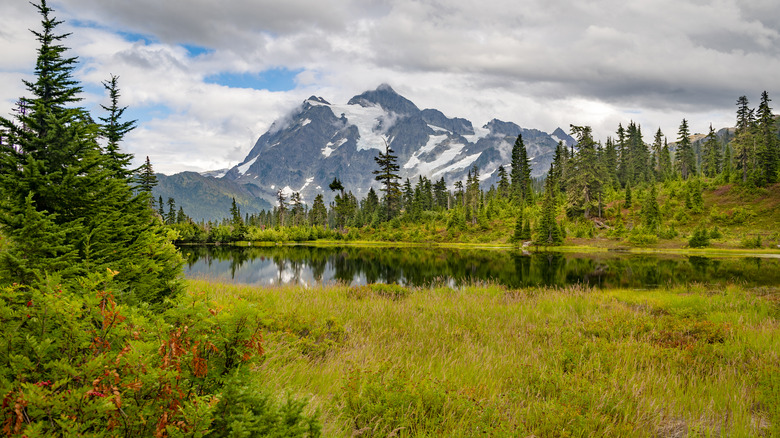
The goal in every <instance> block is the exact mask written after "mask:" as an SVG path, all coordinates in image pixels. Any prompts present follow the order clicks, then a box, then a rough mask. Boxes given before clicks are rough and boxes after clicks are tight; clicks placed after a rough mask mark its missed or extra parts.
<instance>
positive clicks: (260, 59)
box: [0, 0, 780, 172]
mask: <svg viewBox="0 0 780 438" xmlns="http://www.w3.org/2000/svg"><path fill="white" fill-rule="evenodd" d="M5 3H11V4H8V5H4V6H3V12H4V13H3V16H2V17H0V29H1V30H0V46H2V50H3V54H4V55H5V56H4V57H3V59H0V76H1V78H2V79H3V80H2V83H0V100H2V105H3V107H2V108H0V110H5V111H3V113H7V112H8V111H10V108H11V107H12V103H13V102H14V101H15V100H16V99H17V98H18V97H20V95H21V94H20V93H23V92H24V89H23V87H22V86H21V85H19V84H20V80H21V78H23V77H27V78H29V77H30V76H29V75H30V72H31V71H32V67H33V64H34V57H35V53H34V52H35V47H36V43H35V41H34V38H33V37H32V35H31V34H30V33H29V32H27V30H26V29H28V28H35V27H36V26H37V25H38V22H39V18H38V17H37V16H36V12H35V10H34V8H32V7H31V6H29V5H28V4H27V3H26V2H9V1H6V2H5ZM50 5H51V6H52V7H53V8H54V9H55V10H56V12H55V15H56V16H58V18H61V19H65V20H66V25H65V26H66V27H65V30H66V31H72V32H73V35H72V36H71V37H70V38H69V39H68V40H67V44H68V46H69V47H72V48H73V53H74V54H76V55H78V56H79V57H80V60H81V63H82V65H81V67H80V68H79V70H78V72H77V77H78V78H79V80H81V81H83V82H84V84H85V90H87V92H88V93H87V95H86V100H85V105H88V106H89V105H92V106H93V107H94V106H95V105H97V103H99V102H100V101H101V99H105V97H104V96H102V94H101V93H100V81H102V80H105V79H107V78H108V76H109V74H117V75H119V76H120V86H121V89H122V101H123V104H125V105H129V106H130V107H131V108H132V111H133V112H132V114H134V115H135V114H137V115H138V116H139V117H140V118H141V120H140V122H141V123H139V128H138V129H137V130H136V131H134V132H132V133H131V134H130V135H129V136H128V138H127V141H126V147H127V148H128V149H129V150H130V151H131V152H133V153H135V154H136V155H138V156H139V157H141V158H143V157H145V156H146V155H150V157H151V158H152V160H153V163H154V162H156V161H160V163H159V164H155V167H156V168H158V170H164V171H168V172H173V171H176V170H183V169H194V170H207V169H212V168H215V167H217V168H218V167H226V166H228V165H230V164H235V163H236V162H238V161H240V160H241V159H243V158H244V155H245V154H246V153H247V152H248V151H249V149H251V146H252V145H253V143H254V141H255V140H256V138H257V137H258V136H259V135H260V134H261V133H262V132H264V131H265V130H267V129H268V128H269V127H270V126H271V124H272V122H273V121H274V120H275V119H277V118H279V117H282V116H283V115H284V114H287V113H289V111H291V110H292V109H293V108H295V107H296V106H297V105H299V104H300V102H301V101H302V100H303V99H305V98H306V97H308V96H309V95H312V94H314V95H318V96H322V97H324V98H326V99H328V100H329V101H331V102H333V103H345V102H346V101H347V100H348V99H349V98H350V97H352V96H353V95H356V94H360V93H361V92H363V91H365V90H367V89H373V88H375V87H376V86H377V85H378V84H380V83H384V82H386V83H389V84H391V85H392V86H393V88H395V89H396V90H397V91H398V92H400V93H401V94H403V95H405V96H406V97H408V98H409V99H411V100H412V101H413V102H415V103H416V104H417V105H418V106H420V107H421V108H426V107H427V108H430V107H434V108H437V109H440V110H442V111H443V112H444V113H445V114H447V115H448V116H451V117H464V118H467V119H469V120H471V121H472V122H473V123H475V124H477V125H481V124H484V123H485V122H487V121H488V120H490V119H491V118H493V117H497V118H500V119H502V120H508V121H510V120H511V121H514V122H516V123H518V124H520V125H521V126H524V127H533V128H538V129H542V130H547V131H552V130H554V129H555V128H556V127H558V126H560V127H563V128H564V129H566V128H567V127H568V126H569V124H570V123H574V124H578V125H591V126H593V128H594V134H595V135H596V136H597V137H599V138H601V139H605V138H606V136H608V135H613V133H614V131H615V129H616V128H617V124H618V123H623V124H624V125H625V124H626V122H627V121H628V120H632V119H633V120H634V121H636V122H639V123H641V124H643V127H644V128H645V133H646V136H648V141H649V135H650V133H651V132H654V131H655V129H657V128H658V127H659V126H660V127H662V129H663V131H664V132H665V133H667V134H669V135H670V137H671V138H674V137H676V135H673V134H674V133H676V131H677V126H679V123H680V121H681V120H682V119H683V118H687V119H688V120H689V121H690V122H691V127H692V130H693V131H699V132H702V131H705V130H706V129H707V127H708V126H709V123H711V122H712V123H713V124H714V125H715V126H725V125H728V124H733V119H734V116H733V114H734V108H735V106H734V102H735V101H736V98H737V97H739V96H740V95H747V96H748V97H749V98H750V99H751V101H756V103H757V100H758V96H759V94H760V92H761V91H763V90H764V89H767V91H768V92H769V93H770V96H777V94H778V92H780V90H778V89H777V88H776V87H778V82H777V80H776V77H777V74H776V72H777V71H780V56H778V55H780V21H778V20H777V19H776V17H778V16H780V3H778V2H776V1H771V0H745V1H741V0H713V1H710V2H701V1H697V0H648V1H643V2H625V1H623V0H593V1H589V2H571V1H568V0H524V1H523V2H516V1H510V0H486V1H484V2H473V1H471V0H468V1H467V0H448V1H446V2H445V1H443V0H438V1H436V0H397V1H392V2H390V1H387V0H326V1H321V2H310V1H307V0H289V1H285V2H279V1H275V0H262V1H257V0H251V1H250V0H226V1H223V2H218V3H217V2H213V1H211V0H166V1H164V2H160V1H158V0H136V1H133V2H107V1H103V0H68V1H67V2H66V1H64V0H50ZM268 71H286V72H294V73H295V76H294V81H293V82H292V87H293V88H292V89H287V88H289V87H279V88H275V89H278V90H280V91H268V90H257V89H252V88H239V87H238V86H237V82H236V81H233V82H230V81H228V80H215V79H214V78H249V77H257V76H262V73H263V72H268ZM215 82H218V83H215ZM220 84H222V85H220ZM226 85H233V86H230V87H229V86H226ZM250 85H251V84H250ZM771 87H775V88H774V89H773V88H771ZM776 99H777V98H776ZM155 155H159V157H160V158H159V159H157V158H155ZM138 161H139V163H140V158H139V160H138Z"/></svg>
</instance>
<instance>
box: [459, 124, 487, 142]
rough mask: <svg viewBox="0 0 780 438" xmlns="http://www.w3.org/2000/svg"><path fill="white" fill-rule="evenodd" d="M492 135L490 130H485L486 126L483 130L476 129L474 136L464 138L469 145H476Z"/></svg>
mask: <svg viewBox="0 0 780 438" xmlns="http://www.w3.org/2000/svg"><path fill="white" fill-rule="evenodd" d="M489 134H490V130H489V129H487V128H485V127H484V126H483V127H481V128H478V127H476V126H475V127H474V135H464V136H463V138H465V139H466V140H467V141H468V142H469V143H476V142H478V141H479V140H480V139H482V138H485V137H487V136H488V135H489Z"/></svg>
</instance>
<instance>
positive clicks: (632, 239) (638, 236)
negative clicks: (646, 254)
mask: <svg viewBox="0 0 780 438" xmlns="http://www.w3.org/2000/svg"><path fill="white" fill-rule="evenodd" d="M628 241H629V243H631V244H632V245H637V246H646V245H653V244H656V243H658V236H656V235H655V234H653V233H650V232H647V231H646V230H645V229H643V228H642V227H635V228H634V229H632V230H631V233H629V235H628Z"/></svg>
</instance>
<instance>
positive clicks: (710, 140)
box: [702, 123, 722, 178]
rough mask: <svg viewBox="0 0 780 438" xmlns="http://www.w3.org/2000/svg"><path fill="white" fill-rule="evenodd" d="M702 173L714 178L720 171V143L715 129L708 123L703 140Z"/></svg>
mask: <svg viewBox="0 0 780 438" xmlns="http://www.w3.org/2000/svg"><path fill="white" fill-rule="evenodd" d="M702 155H703V156H704V157H703V161H702V173H703V174H704V175H705V176H707V177H710V178H714V177H715V176H716V175H718V173H720V168H721V161H722V158H721V156H720V144H719V143H718V138H717V136H716V135H715V129H713V128H712V124H711V123H710V132H709V133H708V134H707V137H706V139H705V140H704V151H703V153H702Z"/></svg>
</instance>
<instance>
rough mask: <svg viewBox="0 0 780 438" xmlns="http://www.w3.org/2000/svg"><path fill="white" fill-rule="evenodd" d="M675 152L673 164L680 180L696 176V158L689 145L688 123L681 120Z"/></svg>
mask: <svg viewBox="0 0 780 438" xmlns="http://www.w3.org/2000/svg"><path fill="white" fill-rule="evenodd" d="M677 134H678V137H677V150H676V152H675V156H674V158H675V162H676V164H677V170H679V171H680V176H682V179H688V178H689V177H691V176H694V175H696V157H695V155H694V153H693V146H692V145H691V134H690V131H689V130H688V121H687V120H685V119H683V121H682V123H680V130H679V131H677Z"/></svg>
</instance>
